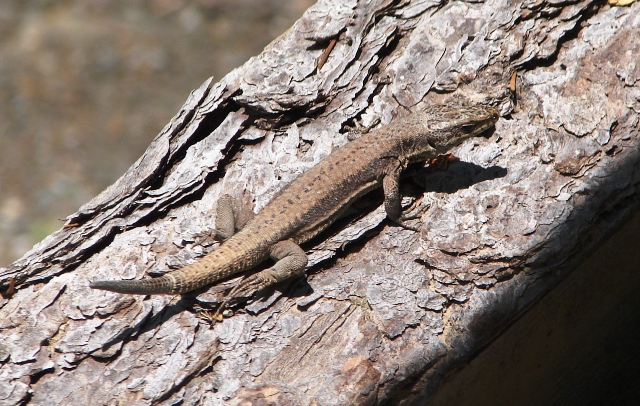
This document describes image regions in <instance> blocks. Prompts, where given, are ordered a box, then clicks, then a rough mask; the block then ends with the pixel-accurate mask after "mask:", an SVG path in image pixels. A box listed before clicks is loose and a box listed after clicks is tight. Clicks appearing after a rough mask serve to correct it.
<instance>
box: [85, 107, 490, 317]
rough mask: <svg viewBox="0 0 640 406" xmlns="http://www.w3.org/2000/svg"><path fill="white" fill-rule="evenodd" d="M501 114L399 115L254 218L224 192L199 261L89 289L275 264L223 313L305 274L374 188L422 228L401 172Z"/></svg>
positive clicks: (128, 288)
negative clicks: (308, 246)
mask: <svg viewBox="0 0 640 406" xmlns="http://www.w3.org/2000/svg"><path fill="white" fill-rule="evenodd" d="M499 115H500V114H499V112H498V110H497V109H495V108H493V107H489V106H485V105H480V104H440V105H429V106H427V107H426V108H424V109H423V110H421V111H418V112H415V113H412V114H409V115H407V116H405V117H402V118H399V119H396V120H392V121H391V123H390V124H388V125H386V126H383V127H380V128H378V129H375V130H372V131H370V132H369V133H367V134H364V135H362V136H359V137H357V138H356V139H354V140H352V141H351V142H349V143H348V144H346V145H345V146H343V147H341V148H338V149H337V150H335V151H333V152H332V153H330V154H329V155H328V156H327V157H325V158H324V159H323V160H321V161H320V162H319V163H318V164H317V165H315V166H314V167H312V168H310V169H309V170H308V171H306V172H304V173H302V174H301V175H299V176H298V177H297V178H296V179H294V180H293V181H292V182H291V183H289V184H288V185H287V186H285V187H284V188H283V189H282V190H281V191H280V192H278V193H277V194H276V195H275V197H274V198H273V199H272V200H271V201H270V202H269V203H268V204H267V205H266V206H265V207H264V208H263V209H262V210H261V211H260V212H259V213H258V214H255V215H253V216H252V218H250V219H249V220H248V221H247V220H246V219H245V218H243V216H241V215H240V212H241V210H240V209H239V208H237V207H236V205H234V204H233V200H232V198H231V196H229V195H222V196H221V197H220V199H219V200H218V204H217V218H216V228H215V229H214V233H215V234H216V236H217V238H218V239H219V240H221V241H222V243H221V245H220V246H219V247H218V248H217V249H215V250H214V251H212V252H210V253H209V254H207V255H205V256H204V257H202V258H200V259H199V260H197V261H196V262H194V263H193V264H191V265H187V266H185V267H183V268H180V269H177V270H175V271H171V272H168V273H166V274H164V275H162V276H160V277H156V278H145V279H139V280H106V281H94V282H92V283H91V284H90V287H91V288H93V289H101V290H108V291H113V292H119V293H125V294H143V295H149V294H182V293H186V292H190V291H193V290H195V289H198V288H201V287H204V286H207V285H210V284H212V283H214V282H217V281H219V280H221V279H224V278H227V277H229V276H231V275H234V274H237V273H240V272H244V271H247V270H249V269H251V268H253V267H255V266H257V265H258V264H260V263H261V262H263V261H265V260H266V259H268V258H271V259H272V260H274V261H275V263H274V264H273V265H272V266H271V267H269V268H267V269H264V270H262V271H260V272H257V273H254V274H252V275H250V276H248V277H246V278H244V279H243V280H242V281H241V282H240V283H239V284H237V285H236V286H235V287H234V288H232V289H231V291H230V293H229V294H228V295H227V299H225V300H224V301H223V303H222V304H221V306H220V308H219V309H218V312H217V313H219V312H220V310H221V309H222V308H223V307H224V306H225V303H227V301H228V300H229V299H233V298H237V297H246V296H248V294H249V293H251V294H253V293H255V292H257V291H260V290H262V289H264V288H266V287H268V286H271V285H273V284H276V283H279V282H282V281H284V280H287V279H290V278H294V277H297V276H302V275H303V274H304V271H305V268H306V265H307V255H306V254H305V252H304V250H303V249H302V248H301V247H300V244H302V243H304V242H306V241H308V240H310V239H311V238H313V237H315V236H317V235H318V234H319V233H320V232H322V231H323V230H325V229H326V228H327V227H329V226H330V225H331V224H332V223H333V222H334V221H335V220H336V219H338V218H339V217H340V216H341V215H342V214H344V213H345V212H346V210H347V209H348V208H349V207H350V205H351V203H353V202H354V201H355V200H356V199H358V198H359V197H361V196H362V195H364V194H365V193H368V192H369V191H371V190H373V189H374V188H378V187H382V188H383V192H384V208H385V212H386V214H387V217H388V218H389V219H391V220H392V221H393V222H395V223H397V224H398V225H400V226H402V227H405V228H408V229H412V230H416V229H415V228H413V227H410V226H409V225H407V224H406V223H405V221H406V220H408V219H411V218H413V217H403V216H402V208H401V196H400V193H399V179H400V173H401V172H402V170H403V169H405V168H406V167H407V165H408V164H410V163H413V162H418V161H426V160H429V159H432V158H435V157H437V156H439V155H441V154H445V153H447V152H448V151H450V150H451V149H452V148H453V147H455V146H457V145H459V144H460V143H461V142H462V141H464V140H466V139H468V138H471V137H475V136H479V135H481V134H482V133H484V132H486V130H488V129H490V128H492V127H493V126H494V124H495V123H496V122H497V120H498V118H499ZM251 213H252V214H253V212H251ZM245 217H246V216H245Z"/></svg>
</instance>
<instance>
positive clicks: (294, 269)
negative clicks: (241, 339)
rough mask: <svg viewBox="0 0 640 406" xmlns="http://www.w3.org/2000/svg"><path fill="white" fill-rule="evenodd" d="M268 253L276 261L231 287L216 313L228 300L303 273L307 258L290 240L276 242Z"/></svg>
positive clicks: (221, 309)
mask: <svg viewBox="0 0 640 406" xmlns="http://www.w3.org/2000/svg"><path fill="white" fill-rule="evenodd" d="M269 255H270V256H271V259H273V260H274V261H276V263H275V264H274V265H273V266H272V267H270V268H267V269H265V270H262V271H260V272H258V273H255V274H253V275H251V276H248V277H247V278H245V279H244V280H243V281H242V282H240V283H239V284H238V285H237V286H235V287H234V288H233V289H231V292H229V294H228V295H227V298H226V299H225V300H224V301H223V302H222V304H221V305H220V307H219V308H218V310H217V311H216V314H220V313H221V312H222V311H223V310H224V309H225V308H226V307H227V304H228V303H229V301H232V300H235V299H238V298H241V297H249V296H251V295H252V294H254V293H256V292H258V291H260V290H262V289H265V288H267V287H269V286H272V285H274V284H276V283H279V282H282V281H285V280H287V279H291V278H294V277H296V276H301V275H304V270H305V268H306V266H307V262H308V260H309V259H308V258H307V254H306V253H305V252H304V250H303V249H302V248H300V246H299V245H298V244H296V243H295V242H293V241H292V240H284V241H280V242H277V243H276V244H274V245H273V247H271V250H270V251H269Z"/></svg>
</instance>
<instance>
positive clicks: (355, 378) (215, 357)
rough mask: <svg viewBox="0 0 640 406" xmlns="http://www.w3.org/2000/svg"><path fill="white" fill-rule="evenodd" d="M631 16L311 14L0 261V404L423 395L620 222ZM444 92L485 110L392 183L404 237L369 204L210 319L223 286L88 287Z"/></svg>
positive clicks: (170, 260)
mask: <svg viewBox="0 0 640 406" xmlns="http://www.w3.org/2000/svg"><path fill="white" fill-rule="evenodd" d="M639 14H640V4H639V3H637V2H636V3H633V4H632V5H631V6H630V7H614V6H610V5H607V4H604V3H603V2H596V1H551V0H548V1H545V0H537V1H525V2H507V1H488V2H486V3H477V2H437V1H426V2H416V1H414V2H409V1H397V2H391V1H385V0H380V1H371V2H364V1H351V2H337V1H332V0H326V1H321V2H319V3H318V4H316V5H315V6H313V7H311V8H310V9H309V10H308V11H307V12H306V13H305V14H304V16H303V17H302V18H301V19H300V20H299V21H298V22H297V23H296V24H295V25H294V26H293V27H292V28H291V29H290V30H289V31H287V32H286V33H285V34H284V35H282V36H281V37H280V38H278V39H277V40H276V41H274V42H273V43H272V44H271V45H269V46H268V47H267V48H266V49H265V51H264V52H263V53H262V54H261V55H259V56H257V57H256V58H253V59H251V60H250V61H248V62H247V63H246V64H245V65H244V66H242V67H241V68H238V69H236V70H235V71H233V72H231V73H230V74H229V75H227V76H226V77H225V78H224V79H222V80H221V81H220V82H218V83H216V84H212V82H211V80H209V81H207V82H205V83H204V84H203V85H202V86H201V87H200V88H199V89H198V90H196V91H194V92H193V93H192V94H191V96H190V97H189V99H188V100H187V102H186V103H185V105H184V107H183V108H182V109H181V110H180V111H179V112H178V114H177V115H176V116H175V118H174V119H173V120H171V122H170V123H169V124H168V125H167V126H166V127H165V128H164V130H163V131H162V132H161V133H160V134H159V135H158V136H157V137H156V138H155V139H154V141H153V142H152V144H151V145H150V146H149V148H148V149H147V151H146V152H145V154H144V155H143V156H142V157H141V158H140V159H139V160H138V161H137V162H136V163H135V164H134V165H133V166H132V167H131V168H130V170H129V171H128V172H127V173H126V174H124V175H123V176H122V177H121V178H120V179H119V180H118V181H117V182H116V183H115V184H114V185H112V186H111V187H109V188H108V189H106V190H105V191H104V192H102V193H101V194H100V195H99V196H97V197H95V198H94V199H93V200H92V201H90V202H89V203H87V204H86V205H84V206H83V207H81V208H80V210H79V211H78V212H77V213H75V214H73V215H71V216H69V217H68V221H67V223H66V225H65V227H64V228H63V229H61V230H59V231H57V232H55V233H54V234H52V235H51V236H49V237H48V238H46V239H45V240H44V241H42V242H41V243H39V244H38V245H36V246H35V247H34V248H33V250H32V251H30V252H28V253H27V254H26V255H25V256H24V257H23V258H22V259H20V260H18V261H16V262H15V263H14V264H12V265H10V266H9V267H8V268H6V269H0V283H2V285H3V287H4V289H7V288H8V286H9V284H10V283H12V284H14V285H15V289H16V292H15V293H14V294H13V295H6V297H5V298H3V299H2V301H1V302H0V306H1V307H0V335H1V337H2V339H1V341H0V402H1V403H3V404H16V403H20V402H23V403H32V404H88V403H91V404H116V403H120V404H176V403H180V402H182V403H183V404H218V403H224V402H226V403H228V404H253V403H255V404H293V405H311V404H318V405H343V404H344V405H347V404H362V405H365V404H373V403H382V404H383V403H390V404H423V403H424V401H425V400H427V399H429V397H430V396H431V394H432V393H433V392H434V390H435V389H436V388H437V386H438V385H439V384H440V383H441V381H442V378H443V377H444V376H445V375H446V374H449V373H450V372H451V371H453V370H454V369H456V368H458V367H459V366H460V365H462V364H463V363H465V362H466V361H467V360H468V359H469V358H470V357H471V356H473V355H474V354H476V353H477V352H478V351H479V350H480V349H481V348H483V347H484V346H486V345H487V344H488V343H490V342H491V341H492V340H493V339H494V338H495V337H496V335H497V334H498V333H499V332H501V331H502V330H503V329H504V328H505V327H506V326H507V325H508V324H509V323H510V322H512V321H513V320H515V319H516V318H517V317H518V316H519V315H520V314H522V312H523V311H524V310H526V309H528V308H529V307H530V306H531V305H532V304H533V303H534V302H536V301H537V300H538V299H540V298H541V297H542V296H543V295H544V294H545V293H547V292H549V291H550V290H551V289H552V288H553V287H554V286H555V285H556V284H557V283H558V282H559V281H561V280H562V279H563V278H565V277H566V276H567V275H568V274H569V273H570V272H571V271H573V270H574V269H575V268H576V265H577V264H578V263H579V262H580V261H581V260H583V259H584V258H585V257H586V256H587V255H588V253H589V251H590V250H592V249H593V248H594V247H596V246H598V245H599V244H600V243H601V242H602V241H603V239H604V238H605V237H606V236H608V235H609V234H610V233H612V232H613V231H614V230H615V229H616V228H618V227H619V226H620V225H621V224H622V222H623V221H624V220H625V219H626V218H628V216H629V215H630V214H631V213H632V212H633V211H634V210H635V209H636V208H637V206H638V199H637V191H636V187H637V185H638V182H639V181H640V171H639V170H638V169H639V166H640V163H639V162H640V161H639V160H638V158H639V157H638V155H639V151H640V149H639V145H640V135H639V133H638V119H639V118H638V112H640V88H639V87H640V64H638V62H637V61H638V59H637V58H638V55H640V42H639V41H637V38H640V19H639V18H638V17H637V16H638V15H639ZM194 57H197V56H194ZM514 74H517V75H516V76H514ZM510 88H511V89H513V88H517V90H516V92H515V96H516V97H515V101H516V102H515V104H514V103H513V100H514V99H513V98H511V97H510V94H511V90H510ZM458 97H464V98H467V99H473V100H476V101H484V102H490V103H494V104H497V105H499V106H500V107H501V109H502V112H503V114H504V115H505V116H504V117H503V118H502V119H500V121H499V122H498V124H497V126H496V130H495V133H494V135H493V136H492V138H491V139H489V140H483V139H479V140H472V141H468V142H466V143H464V144H463V145H461V146H460V147H459V148H457V149H456V150H455V151H454V153H455V155H456V156H457V157H459V158H460V162H457V161H454V162H452V163H450V164H449V165H448V167H447V168H444V169H434V168H427V169H420V168H413V169H412V170H411V171H410V173H409V174H408V175H410V176H409V177H407V178H406V179H405V181H404V183H405V186H411V185H413V187H412V188H411V189H412V190H413V191H414V192H415V190H416V189H419V193H417V195H418V197H417V199H416V200H415V205H414V206H415V207H416V208H417V209H419V212H420V214H421V220H420V223H419V225H420V228H421V232H420V233H415V232H412V231H409V230H404V229H402V228H399V227H396V226H394V225H393V223H390V222H388V221H387V220H385V214H384V210H383V209H382V208H380V207H378V208H373V209H370V207H371V205H372V204H373V205H374V206H375V205H379V203H380V199H379V197H378V195H376V194H373V195H372V196H368V198H367V199H364V200H365V201H364V202H363V204H362V206H364V207H360V208H359V213H360V214H361V216H360V217H357V216H355V215H353V214H352V215H351V216H350V217H348V218H347V219H345V220H343V221H341V222H340V223H339V224H336V225H334V226H333V227H332V228H331V229H330V230H329V232H327V233H325V234H323V235H322V236H321V237H322V238H319V239H316V240H314V241H313V242H312V243H311V244H308V245H306V246H305V247H304V248H305V249H306V250H307V252H308V254H309V257H310V266H309V269H308V272H307V275H308V279H307V281H308V282H304V281H300V280H298V281H294V282H291V283H288V284H284V285H283V286H280V287H279V288H278V289H276V290H275V291H270V292H267V293H266V294H263V295H261V296H259V297H257V298H256V300H255V301H253V302H251V303H249V304H247V305H246V306H240V307H239V308H237V312H236V314H235V315H234V316H232V317H230V318H228V319H225V320H224V321H223V322H222V323H218V324H214V325H213V326H211V325H210V324H209V323H208V322H207V321H206V320H203V318H202V317H200V316H201V314H199V313H198V312H197V311H195V309H197V307H198V306H200V307H203V308H208V307H210V305H214V304H215V303H219V302H220V300H221V299H222V298H223V297H224V293H225V292H226V291H227V290H228V289H229V288H230V287H231V286H233V285H234V283H236V282H237V281H238V280H239V278H234V279H232V280H229V281H225V282H223V283H220V284H218V285H216V286H214V287H212V288H211V289H209V290H208V291H207V292H206V293H201V294H200V295H197V296H196V294H191V295H185V296H184V297H182V298H181V297H172V296H152V297H143V296H127V295H120V294H114V293H108V292H103V291H94V290H91V289H90V288H89V287H88V285H89V281H92V280H99V279H132V278H141V277H142V276H143V275H145V273H146V272H149V271H164V270H167V269H168V268H174V267H176V266H180V265H183V264H185V263H189V262H191V261H193V260H195V259H196V258H197V257H200V256H202V255H204V254H205V253H207V252H209V251H211V250H213V249H215V246H214V245H212V244H209V243H208V242H206V241H201V238H199V236H200V234H201V233H202V232H206V231H207V230H210V229H211V228H212V227H213V225H214V224H215V221H214V220H215V219H214V216H213V212H214V210H213V209H214V207H215V200H216V199H217V197H218V196H219V195H220V194H221V193H229V192H231V193H233V194H235V195H236V196H237V197H242V198H244V199H245V200H247V201H252V202H253V203H254V205H255V206H256V209H257V210H259V209H261V208H262V207H264V205H265V204H266V203H267V202H268V201H269V200H270V199H271V197H273V195H274V194H275V193H276V192H277V191H278V190H279V189H280V188H282V187H283V186H284V185H286V184H287V183H288V182H290V181H291V180H292V179H294V178H295V177H296V176H298V175H299V174H300V173H302V172H303V171H305V170H306V169H308V168H309V167H311V166H313V165H314V164H315V163H317V162H318V161H319V160H320V159H321V158H322V157H324V156H326V155H327V154H328V153H330V152H331V150H332V149H333V148H335V147H337V146H340V145H342V144H344V143H345V142H346V131H347V130H348V128H349V127H350V126H353V125H361V126H364V127H371V126H374V125H378V124H380V123H388V122H390V121H391V120H393V119H394V118H395V117H397V116H403V115H405V114H407V113H408V112H409V111H414V110H418V109H420V108H421V107H422V106H424V105H427V104H431V103H436V102H442V101H447V100H451V99H456V98H458ZM238 191H242V192H238ZM413 194H414V195H416V193H413ZM244 402H246V403H244Z"/></svg>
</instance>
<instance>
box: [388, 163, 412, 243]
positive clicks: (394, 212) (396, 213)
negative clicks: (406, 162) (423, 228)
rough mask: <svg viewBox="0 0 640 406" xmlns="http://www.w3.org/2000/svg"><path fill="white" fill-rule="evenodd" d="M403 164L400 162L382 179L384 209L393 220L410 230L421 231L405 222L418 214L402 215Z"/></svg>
mask: <svg viewBox="0 0 640 406" xmlns="http://www.w3.org/2000/svg"><path fill="white" fill-rule="evenodd" d="M401 171H402V165H400V164H398V165H397V166H395V167H394V168H393V169H392V170H391V171H389V173H387V174H386V175H384V178H383V179H382V189H383V191H384V210H385V211H386V212H387V217H389V218H390V219H391V221H393V222H395V223H397V224H398V225H400V226H402V227H403V228H406V229H408V230H413V231H420V230H419V229H418V228H416V227H411V226H409V225H407V224H405V223H404V221H405V220H412V219H414V218H417V217H418V216H406V217H403V216H402V205H401V202H402V196H400V172H401Z"/></svg>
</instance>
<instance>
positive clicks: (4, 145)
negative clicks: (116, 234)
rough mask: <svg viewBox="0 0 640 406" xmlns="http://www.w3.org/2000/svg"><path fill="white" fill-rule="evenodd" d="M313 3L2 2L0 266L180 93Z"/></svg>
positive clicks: (50, 226)
mask: <svg viewBox="0 0 640 406" xmlns="http://www.w3.org/2000/svg"><path fill="white" fill-rule="evenodd" d="M313 3H314V1H313V0H286V1H282V0H193V1H187V0H130V1H126V2H125V1H118V2H116V1H108V0H55V1H53V0H2V1H1V2H0V266H7V265H8V264H10V263H11V262H13V261H14V260H16V259H18V258H19V257H21V256H22V255H23V254H24V253H25V252H26V251H28V250H29V249H30V248H31V247H32V246H33V244H35V243H37V242H38V241H40V240H42V239H43V238H44V237H46V236H47V235H49V234H50V233H51V232H53V231H55V230H57V229H59V228H60V227H61V226H62V224H63V221H62V220H63V219H64V218H65V217H66V216H68V215H69V214H72V213H73V212H75V211H76V210H77V209H78V208H79V207H80V206H81V205H82V204H84V203H86V202H87V201H89V200H90V199H91V198H92V197H94V196H95V195H97V194H98V193H99V192H100V191H102V190H103V189H104V188H106V187H107V186H108V185H110V184H111V183H113V182H114V181H115V180H116V179H118V178H119V177H120V176H121V175H122V174H123V173H124V172H125V171H126V169H127V168H128V167H129V166H130V165H131V164H132V163H133V162H134V161H135V160H136V159H137V158H138V157H139V156H140V155H141V154H142V153H143V152H144V150H145V149H146V147H147V145H149V143H150V142H151V140H152V139H153V138H154V137H155V135H156V134H157V133H158V132H159V131H160V130H161V129H162V128H163V127H164V126H165V124H167V123H168V122H169V120H170V119H171V117H173V115H174V114H175V113H176V112H177V111H178V109H179V108H180V107H181V106H182V104H183V103H184V102H185V100H186V99H187V97H188V95H189V92H190V91H191V90H193V89H195V88H197V87H199V86H200V85H201V84H202V82H204V81H205V80H206V79H207V78H208V77H210V76H214V81H218V80H220V79H221V78H222V77H223V76H224V75H225V74H226V73H228V72H229V71H231V70H232V69H233V68H235V67H238V66H240V65H242V64H243V63H244V62H245V61H246V60H247V59H249V58H250V57H251V56H254V55H257V54H258V53H260V52H261V51H262V49H263V48H264V46H265V45H267V44H268V43H269V42H271V41H272V40H273V39H275V38H276V37H277V36H279V35H280V34H282V33H283V32H284V31H286V30H287V29H288V28H289V27H290V26H291V25H292V24H293V22H295V21H296V20H297V19H298V18H299V17H300V16H301V15H302V14H303V13H304V11H305V10H306V9H307V8H308V7H309V6H311V4H313Z"/></svg>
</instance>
